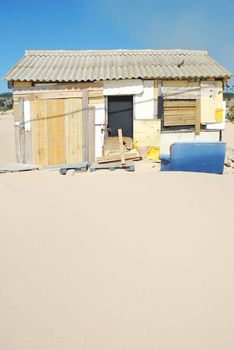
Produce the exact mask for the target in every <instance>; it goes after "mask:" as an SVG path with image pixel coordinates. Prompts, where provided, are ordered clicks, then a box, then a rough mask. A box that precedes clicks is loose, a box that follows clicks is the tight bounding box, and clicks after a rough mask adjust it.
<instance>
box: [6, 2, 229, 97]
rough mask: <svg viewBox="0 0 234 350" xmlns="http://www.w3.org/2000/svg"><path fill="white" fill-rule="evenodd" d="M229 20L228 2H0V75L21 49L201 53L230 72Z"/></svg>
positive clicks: (18, 57)
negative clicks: (152, 49) (181, 50)
mask: <svg viewBox="0 0 234 350" xmlns="http://www.w3.org/2000/svg"><path fill="white" fill-rule="evenodd" d="M233 16H234V0H226V1H225V0H195V1H191V0H174V1H169V0H164V1H163V0H66V1H65V0H57V1H56V0H40V1H37V0H20V1H17V0H11V1H8V2H7V1H1V4H0V39H1V45H0V76H1V77H2V76H3V75H4V74H5V73H6V72H7V71H8V70H9V69H10V68H11V67H12V66H13V64H15V63H16V62H17V61H18V60H19V59H20V58H21V57H22V56H23V54H24V51H25V49H26V50H27V49H113V48H136V49H138V48H156V49H164V48H165V49H173V48H182V49H202V50H203V49H205V50H208V52H209V54H210V55H211V56H212V57H213V58H215V59H216V60H217V61H218V62H219V63H221V64H222V65H223V66H224V67H225V68H227V69H228V70H230V71H231V72H233V73H234V23H233ZM232 84H234V81H233V80H232ZM2 91H7V83H6V81H1V82H0V92H2Z"/></svg>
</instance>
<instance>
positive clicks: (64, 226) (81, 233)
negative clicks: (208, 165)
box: [0, 171, 234, 350]
mask: <svg viewBox="0 0 234 350" xmlns="http://www.w3.org/2000/svg"><path fill="white" fill-rule="evenodd" d="M0 193H1V230H0V286H1V288H0V329H1V332H0V344H1V346H0V347H1V349H4V350H19V349H22V350H24V349H30V350H31V349H33V350H52V349H56V350H64V349H69V350H73V349H74V350H75V349H76V350H77V349H90V350H91V349H100V350H103V349H111V350H119V349H122V350H129V349H134V350H135V349H137V350H138V349H139V350H142V349H147V350H153V349H154V350H155V349H160V350H172V349H173V350H183V349H184V350H185V349H186V350H187V349H190V350H208V349H209V350H220V349H225V350H232V349H233V344H234V332H233V329H234V317H233V315H234V278H233V269H234V254H233V251H234V230H233V222H232V221H233V220H232V219H233V208H234V177H233V176H228V175H224V176H218V175H208V174H189V173H187V174H185V173H184V174H182V173H157V172H155V173H154V172H153V173H144V174H142V173H134V174H130V173H125V172H124V173H119V172H117V173H115V174H113V176H109V175H108V176H104V175H99V174H98V173H97V174H96V175H95V176H92V175H91V174H90V176H87V175H85V174H77V175H75V176H68V175H67V176H64V177H63V176H60V175H59V174H58V173H55V172H46V171H45V172H30V173H21V174H3V175H1V176H0Z"/></svg>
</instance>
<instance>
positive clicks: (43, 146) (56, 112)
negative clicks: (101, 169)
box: [14, 82, 104, 165]
mask: <svg viewBox="0 0 234 350" xmlns="http://www.w3.org/2000/svg"><path fill="white" fill-rule="evenodd" d="M84 97H85V98H84ZM24 99H28V100H29V101H30V117H31V135H30V136H31V140H30V141H31V144H32V146H31V151H32V163H33V164H39V165H50V164H51V165H52V164H61V163H78V162H81V161H84V155H85V160H89V159H88V158H90V159H91V158H92V160H94V147H95V109H94V108H93V107H92V106H94V105H96V104H100V103H104V97H103V89H102V84H100V83H99V84H97V83H96V84H95V83H92V84H91V83H87V84H86V83H81V84H35V86H27V84H21V83H20V82H19V83H16V84H15V85H14V103H15V107H14V108H15V117H16V121H19V114H20V113H19V101H23V100H24ZM84 102H85V103H84ZM89 107H91V109H92V111H91V113H89ZM16 109H17V111H16ZM83 109H85V113H83ZM84 118H85V120H83V121H82V119H84ZM84 121H85V123H84ZM91 124H93V127H92V128H91V126H92V125H91ZM84 126H85V127H84ZM88 129H90V132H91V135H90V137H89V135H88V133H89V130H88ZM16 139H17V143H18V160H19V161H24V160H23V159H21V158H22V154H24V151H25V150H23V149H22V146H21V147H20V145H21V143H22V142H23V141H24V140H23V136H22V135H20V133H19V128H17V127H16ZM24 146H26V145H25V143H24ZM89 147H90V152H89Z"/></svg>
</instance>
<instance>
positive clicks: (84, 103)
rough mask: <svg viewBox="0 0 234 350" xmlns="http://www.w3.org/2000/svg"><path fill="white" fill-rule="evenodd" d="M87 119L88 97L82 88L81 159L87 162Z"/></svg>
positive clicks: (86, 91)
mask: <svg viewBox="0 0 234 350" xmlns="http://www.w3.org/2000/svg"><path fill="white" fill-rule="evenodd" d="M88 119H89V98H88V90H87V89H84V90H83V100H82V158H83V159H82V161H83V162H88V158H89V138H88V125H89V122H88Z"/></svg>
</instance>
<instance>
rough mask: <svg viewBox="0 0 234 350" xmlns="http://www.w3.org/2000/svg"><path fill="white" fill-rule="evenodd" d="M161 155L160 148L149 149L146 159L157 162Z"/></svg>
mask: <svg viewBox="0 0 234 350" xmlns="http://www.w3.org/2000/svg"><path fill="white" fill-rule="evenodd" d="M159 153H160V147H149V148H148V149H147V152H146V155H145V156H146V158H147V159H149V160H154V161H157V160H158V157H159Z"/></svg>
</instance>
